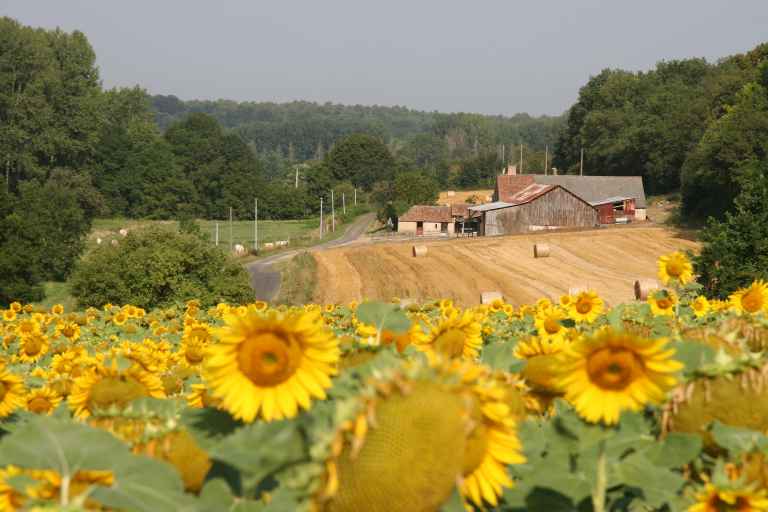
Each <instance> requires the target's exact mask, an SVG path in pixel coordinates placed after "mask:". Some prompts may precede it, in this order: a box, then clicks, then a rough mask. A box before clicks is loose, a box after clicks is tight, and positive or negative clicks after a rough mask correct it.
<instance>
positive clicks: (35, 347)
mask: <svg viewBox="0 0 768 512" xmlns="http://www.w3.org/2000/svg"><path fill="white" fill-rule="evenodd" d="M41 350H43V342H42V341H41V340H40V338H38V337H37V336H32V337H30V338H27V339H26V341H25V342H24V353H25V354H26V355H28V356H36V355H37V354H39V353H40V351H41Z"/></svg>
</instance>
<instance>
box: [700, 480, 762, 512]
mask: <svg viewBox="0 0 768 512" xmlns="http://www.w3.org/2000/svg"><path fill="white" fill-rule="evenodd" d="M695 499H696V503H695V504H693V505H691V506H690V507H688V512H726V511H733V512H742V511H743V512H760V511H768V498H767V497H766V490H765V489H760V490H757V489H752V488H750V487H745V488H736V487H734V486H729V487H728V488H725V487H719V486H716V485H714V484H712V483H710V482H706V483H705V485H704V488H703V489H701V490H700V491H699V492H697V493H696V496H695Z"/></svg>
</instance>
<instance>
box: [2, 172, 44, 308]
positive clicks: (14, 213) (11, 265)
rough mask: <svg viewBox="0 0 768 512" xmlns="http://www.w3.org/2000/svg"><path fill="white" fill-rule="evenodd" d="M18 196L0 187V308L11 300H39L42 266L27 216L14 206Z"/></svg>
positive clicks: (41, 291) (41, 294) (6, 305)
mask: <svg viewBox="0 0 768 512" xmlns="http://www.w3.org/2000/svg"><path fill="white" fill-rule="evenodd" d="M18 202H19V200H18V198H17V197H16V196H15V195H13V194H11V193H9V192H7V191H6V190H5V189H4V188H3V187H0V307H3V308H5V307H8V304H10V303H11V302H13V301H24V302H32V301H37V300H40V299H42V297H43V287H42V285H41V282H42V280H43V272H42V270H43V266H42V264H41V262H40V256H41V252H40V251H39V250H38V249H37V247H36V246H35V234H34V233H33V232H32V231H30V227H32V226H31V222H30V220H29V218H25V217H23V216H22V215H21V214H20V213H19V210H20V208H18V207H17V204H18Z"/></svg>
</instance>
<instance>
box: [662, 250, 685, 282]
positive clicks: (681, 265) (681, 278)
mask: <svg viewBox="0 0 768 512" xmlns="http://www.w3.org/2000/svg"><path fill="white" fill-rule="evenodd" d="M659 280H661V282H662V283H664V284H665V285H668V284H669V283H670V281H671V282H672V283H675V284H680V285H684V284H687V283H690V282H691V281H692V280H693V265H691V262H690V261H689V260H688V257H687V256H686V255H685V254H683V253H682V252H680V251H677V252H673V253H671V254H667V255H666V256H662V257H661V258H659Z"/></svg>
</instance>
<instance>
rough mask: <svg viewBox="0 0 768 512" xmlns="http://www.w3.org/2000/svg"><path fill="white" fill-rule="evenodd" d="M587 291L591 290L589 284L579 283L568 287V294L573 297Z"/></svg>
mask: <svg viewBox="0 0 768 512" xmlns="http://www.w3.org/2000/svg"><path fill="white" fill-rule="evenodd" d="M586 291H589V286H587V285H584V284H577V285H574V286H571V287H570V288H568V295H570V296H571V297H574V296H576V295H578V294H580V293H581V292H586Z"/></svg>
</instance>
